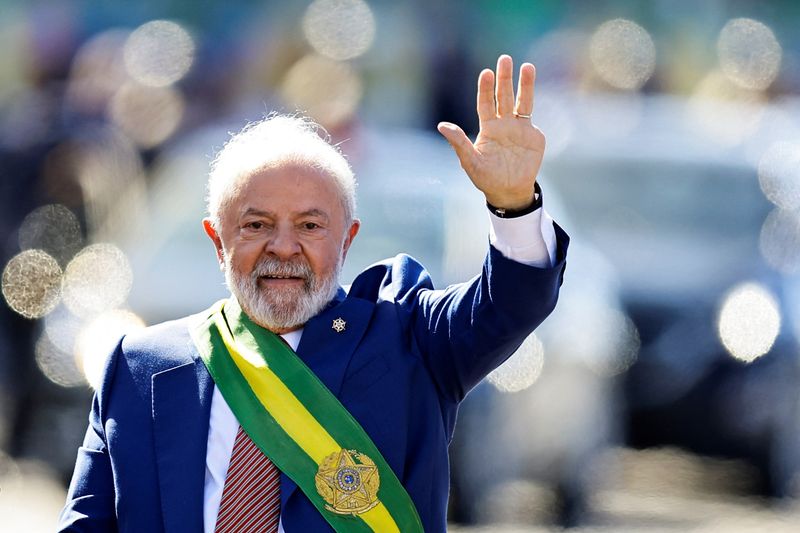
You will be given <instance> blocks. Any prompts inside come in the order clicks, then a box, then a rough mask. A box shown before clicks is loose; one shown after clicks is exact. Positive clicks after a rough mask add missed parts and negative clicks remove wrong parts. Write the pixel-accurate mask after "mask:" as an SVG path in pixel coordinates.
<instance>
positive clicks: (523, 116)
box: [514, 112, 533, 120]
mask: <svg viewBox="0 0 800 533" xmlns="http://www.w3.org/2000/svg"><path fill="white" fill-rule="evenodd" d="M514 116H515V117H517V118H525V119H528V120H530V119H531V116H533V115H523V114H522V113H517V112H514Z"/></svg>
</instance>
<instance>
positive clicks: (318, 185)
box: [230, 163, 343, 216]
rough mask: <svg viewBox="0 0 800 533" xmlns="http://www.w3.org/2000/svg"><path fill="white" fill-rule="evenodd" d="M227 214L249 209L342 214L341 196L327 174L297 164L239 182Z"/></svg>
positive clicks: (264, 171)
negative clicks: (319, 211) (314, 210)
mask: <svg viewBox="0 0 800 533" xmlns="http://www.w3.org/2000/svg"><path fill="white" fill-rule="evenodd" d="M230 207H231V210H232V211H234V212H238V213H241V212H243V211H245V210H247V209H250V208H257V209H264V210H269V211H273V212H278V213H285V214H291V213H295V212H304V211H308V210H309V209H317V210H321V211H323V212H325V213H327V214H330V215H332V216H333V215H337V214H343V207H342V202H341V192H340V191H339V187H338V185H337V182H336V180H335V178H334V177H333V176H332V175H331V174H330V173H329V172H327V171H325V170H322V169H319V168H316V167H313V166H310V165H307V164H301V163H285V164H281V165H278V166H274V167H270V168H266V169H259V170H256V171H254V172H251V173H249V174H246V175H244V176H242V177H241V178H239V180H238V183H237V184H236V186H235V187H234V190H233V193H232V195H231V201H230Z"/></svg>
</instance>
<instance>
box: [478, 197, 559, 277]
mask: <svg viewBox="0 0 800 533" xmlns="http://www.w3.org/2000/svg"><path fill="white" fill-rule="evenodd" d="M538 196H539V195H538V194H537V201H538V199H539V198H538ZM489 243H490V244H491V245H492V246H494V247H495V248H496V249H497V250H498V251H499V252H500V253H501V254H503V256H505V257H506V258H508V259H511V260H512V261H517V262H518V263H523V264H526V265H528V266H533V267H538V268H549V267H551V266H552V265H553V264H555V257H556V231H555V228H554V227H553V219H552V218H551V217H550V215H549V214H548V213H547V211H545V210H544V208H538V209H535V210H534V211H532V212H530V213H528V214H525V215H522V216H515V217H513V218H501V217H499V216H497V215H496V214H495V213H494V212H492V211H491V210H490V211H489Z"/></svg>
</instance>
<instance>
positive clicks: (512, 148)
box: [438, 55, 545, 210]
mask: <svg viewBox="0 0 800 533" xmlns="http://www.w3.org/2000/svg"><path fill="white" fill-rule="evenodd" d="M513 70H514V67H513V62H512V60H511V57H509V56H507V55H503V56H500V58H499V59H498V60H497V76H496V77H495V73H494V72H493V71H492V70H490V69H485V70H484V71H483V72H481V74H480V76H479V77H478V118H479V120H480V132H479V133H478V137H477V138H476V139H475V143H472V142H471V141H470V140H469V138H468V137H467V135H466V134H465V133H464V131H463V130H462V129H461V128H460V127H458V126H456V125H455V124H451V123H449V122H442V123H440V124H439V126H438V129H439V132H440V133H441V134H442V135H444V137H445V138H446V139H447V140H448V142H450V144H451V145H452V146H453V148H454V149H455V151H456V154H457V155H458V158H459V160H460V162H461V166H462V167H463V168H464V171H465V172H466V173H467V175H468V176H469V178H470V179H471V180H472V183H473V184H475V186H476V187H477V188H478V189H479V190H480V191H482V192H483V194H484V195H485V196H486V201H488V202H489V203H490V204H492V205H493V206H495V207H502V208H505V209H509V210H517V209H524V208H525V207H527V206H529V205H530V204H531V203H532V202H533V194H534V193H533V189H534V184H535V183H536V176H537V174H538V173H539V167H540V166H541V164H542V156H543V155H544V147H545V138H544V134H542V132H541V131H540V130H539V129H538V128H537V127H536V126H534V125H533V124H532V123H531V119H530V115H531V114H532V113H533V89H534V82H535V76H536V71H535V69H534V67H533V65H531V64H530V63H524V64H523V65H522V67H521V68H520V74H519V86H518V89H517V97H516V103H515V101H514V100H515V99H514V86H513V79H512V78H513ZM495 78H496V82H495Z"/></svg>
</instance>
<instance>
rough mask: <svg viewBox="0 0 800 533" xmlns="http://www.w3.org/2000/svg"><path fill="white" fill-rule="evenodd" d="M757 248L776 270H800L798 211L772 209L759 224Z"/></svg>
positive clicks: (799, 219) (799, 224)
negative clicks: (760, 224)
mask: <svg viewBox="0 0 800 533" xmlns="http://www.w3.org/2000/svg"><path fill="white" fill-rule="evenodd" d="M759 248H760V249H761V255H762V256H763V257H764V259H765V260H766V261H767V263H769V265H770V266H772V267H773V268H774V269H775V270H777V271H778V272H782V273H784V274H795V273H797V272H800V213H798V212H797V211H789V210H786V209H780V208H776V209H773V210H772V212H771V213H770V214H769V215H767V218H766V219H765V220H764V224H763V225H762V226H761V235H760V238H759Z"/></svg>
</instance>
